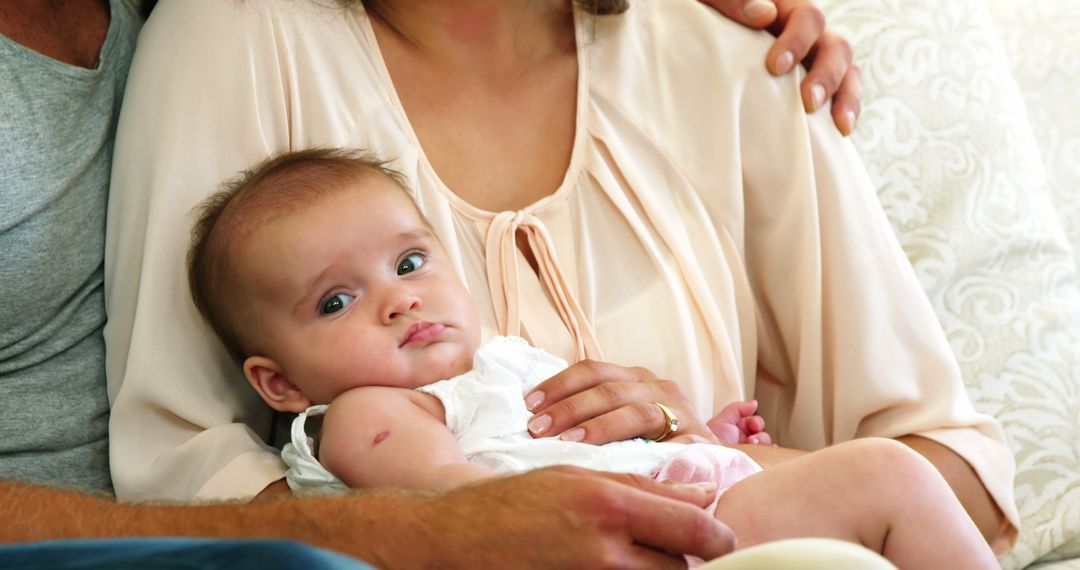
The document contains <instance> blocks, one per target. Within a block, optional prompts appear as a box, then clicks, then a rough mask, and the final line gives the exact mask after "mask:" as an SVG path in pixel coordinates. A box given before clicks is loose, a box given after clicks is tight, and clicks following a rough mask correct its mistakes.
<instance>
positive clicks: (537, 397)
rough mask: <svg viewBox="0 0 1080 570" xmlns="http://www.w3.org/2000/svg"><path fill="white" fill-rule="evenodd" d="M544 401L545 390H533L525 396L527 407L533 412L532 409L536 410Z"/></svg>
mask: <svg viewBox="0 0 1080 570" xmlns="http://www.w3.org/2000/svg"><path fill="white" fill-rule="evenodd" d="M543 402H544V393H543V392H533V393H532V394H529V395H528V397H526V398H525V407H526V408H528V409H529V411H530V412H531V411H533V410H535V409H536V408H537V406H539V405H540V404H542V403H543Z"/></svg>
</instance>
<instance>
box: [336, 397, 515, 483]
mask: <svg viewBox="0 0 1080 570" xmlns="http://www.w3.org/2000/svg"><path fill="white" fill-rule="evenodd" d="M427 398H430V397H429V396H426V395H424V394H419V393H417V392H414V391H412V390H405V389H401V388H384V387H365V388H358V389H354V390H350V391H348V392H346V393H344V394H342V395H341V396H338V397H337V398H335V399H334V401H333V403H331V404H330V409H329V410H328V411H327V414H326V419H325V421H324V422H323V431H322V443H321V445H320V448H319V460H320V461H321V462H322V464H323V465H324V466H325V467H326V469H327V470H329V471H330V472H331V473H333V474H334V475H335V476H337V477H338V478H339V479H341V480H342V482H344V483H345V484H346V485H348V486H350V487H356V488H362V487H397V488H402V489H417V490H430V491H442V490H448V489H452V488H455V487H459V486H461V485H464V484H467V483H472V482H475V481H479V480H481V479H486V478H488V477H491V476H493V475H494V473H492V472H491V471H489V470H487V469H484V468H481V467H477V466H475V465H471V464H469V462H468V461H466V460H465V455H464V453H462V451H461V447H460V446H459V445H458V443H457V439H456V438H455V437H454V435H453V434H452V433H451V432H450V430H449V429H448V428H447V427H446V424H445V423H443V418H442V409H441V405H437V404H436V405H434V406H433V405H432V402H428V401H426V399H427ZM432 400H434V399H432Z"/></svg>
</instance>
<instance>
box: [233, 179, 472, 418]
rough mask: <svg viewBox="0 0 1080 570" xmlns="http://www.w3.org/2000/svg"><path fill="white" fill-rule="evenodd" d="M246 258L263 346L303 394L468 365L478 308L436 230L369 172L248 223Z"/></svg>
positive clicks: (446, 373) (321, 398)
mask: <svg viewBox="0 0 1080 570" xmlns="http://www.w3.org/2000/svg"><path fill="white" fill-rule="evenodd" d="M242 263H243V267H242V269H243V270H245V272H246V274H247V275H250V276H251V280H250V281H249V283H248V284H247V285H246V286H245V287H244V288H245V289H246V290H248V291H251V292H252V297H253V299H252V300H253V302H254V303H255V305H254V309H255V314H257V315H259V319H258V322H257V323H252V325H253V326H259V327H261V330H260V333H259V335H260V336H261V338H263V339H265V340H264V342H262V343H261V344H263V346H262V347H259V348H261V349H263V352H264V354H262V356H267V357H269V358H271V359H273V360H274V361H276V362H277V364H278V365H279V366H280V367H281V368H282V369H283V372H284V374H285V375H286V376H287V377H288V378H289V380H291V381H292V383H293V384H295V385H296V386H297V387H298V388H299V389H300V390H301V391H303V392H304V394H305V395H306V396H307V397H308V399H310V400H311V401H312V403H316V404H319V403H329V402H330V401H331V400H332V399H333V398H335V397H336V396H338V395H339V394H341V393H342V392H344V391H346V390H349V389H351V388H356V387H360V386H392V387H402V388H415V387H417V386H422V385H425V384H430V383H432V382H434V381H437V380H440V379H444V378H450V377H452V376H455V375H457V374H461V373H463V372H465V371H467V370H468V369H469V368H471V366H472V357H473V353H474V352H475V351H476V348H477V346H478V345H479V342H480V324H479V317H478V315H477V312H476V308H475V307H474V306H473V303H472V300H471V298H470V297H469V295H468V292H467V291H466V290H465V287H464V286H463V285H462V284H461V282H460V281H459V280H458V278H457V275H456V274H455V273H454V271H453V268H452V267H451V266H450V263H449V260H448V259H446V255H445V252H444V251H443V248H442V246H441V245H440V244H439V241H438V240H437V239H436V238H435V236H434V235H433V234H432V233H431V230H430V229H429V228H428V226H427V225H426V224H425V223H424V221H423V220H422V219H421V218H420V215H419V214H418V213H417V212H416V209H415V208H414V207H413V205H412V202H411V201H410V200H409V198H408V197H407V196H406V195H405V194H404V192H403V191H402V190H401V189H400V188H398V187H397V185H396V184H395V183H394V182H393V181H392V180H390V179H389V178H387V177H385V176H381V175H372V176H368V177H365V178H364V179H362V180H360V181H357V182H354V183H352V185H351V186H350V187H348V188H344V189H339V190H336V191H333V192H331V193H329V194H328V195H325V196H322V197H319V198H317V199H315V200H314V202H313V203H312V204H310V205H308V206H305V207H304V208H302V209H301V210H299V211H297V212H295V213H291V214H289V215H286V216H282V217H280V218H278V219H276V220H273V221H272V222H270V223H268V224H266V225H265V226H264V227H262V228H259V229H258V230H256V231H255V232H254V233H253V234H252V235H251V236H250V238H249V244H248V247H247V251H246V252H245V254H244V256H243V261H242Z"/></svg>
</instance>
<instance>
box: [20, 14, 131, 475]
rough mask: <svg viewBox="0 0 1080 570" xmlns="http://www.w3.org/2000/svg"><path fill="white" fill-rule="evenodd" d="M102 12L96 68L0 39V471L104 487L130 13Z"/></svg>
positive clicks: (129, 61) (129, 52)
mask: <svg viewBox="0 0 1080 570" xmlns="http://www.w3.org/2000/svg"><path fill="white" fill-rule="evenodd" d="M110 16H111V17H110V23H109V30H108V33H107V35H106V38H105V42H104V44H103V46H102V49H101V56H100V58H99V64H98V68H97V69H84V68H81V67H76V66H72V65H67V64H65V63H61V62H59V61H56V60H54V59H51V58H48V57H46V56H44V55H41V54H39V53H37V52H34V51H32V50H30V49H28V48H26V47H23V46H21V45H19V44H16V43H15V42H13V41H11V40H9V39H8V38H6V37H4V36H0V398H2V402H3V404H2V405H0V479H17V480H25V481H34V482H38V483H45V484H53V485H62V486H66V487H77V488H81V489H86V490H98V491H109V492H111V490H112V487H111V484H110V479H109V452H108V439H107V437H108V427H109V425H108V424H109V407H108V400H107V397H106V386H105V344H104V340H103V338H102V335H101V331H102V327H103V326H104V324H105V293H104V284H103V274H104V270H103V259H104V246H105V208H106V201H107V198H108V190H109V171H110V168H111V163H112V147H113V137H114V134H115V131H116V117H117V113H118V111H119V109H120V102H121V99H122V98H123V91H124V83H125V81H126V80H127V72H128V67H129V65H130V64H131V56H132V52H133V51H134V49H135V37H136V35H137V33H138V28H139V25H140V23H141V20H140V18H139V16H138V15H137V13H136V10H135V7H134V5H133V3H125V2H124V1H123V0H111V1H110Z"/></svg>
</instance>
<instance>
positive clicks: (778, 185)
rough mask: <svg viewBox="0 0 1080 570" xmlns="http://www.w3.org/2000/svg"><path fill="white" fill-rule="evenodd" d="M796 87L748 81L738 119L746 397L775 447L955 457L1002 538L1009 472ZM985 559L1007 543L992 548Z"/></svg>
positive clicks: (876, 218) (819, 117)
mask: <svg viewBox="0 0 1080 570" xmlns="http://www.w3.org/2000/svg"><path fill="white" fill-rule="evenodd" d="M799 80H800V78H799V77H796V76H794V75H793V76H792V77H789V78H782V79H780V80H771V79H770V80H766V81H748V82H747V83H746V85H745V92H744V93H743V97H742V102H743V103H742V106H741V110H740V124H741V126H742V128H741V129H740V132H741V136H740V142H739V145H740V150H741V153H742V167H743V185H744V186H743V197H742V200H743V203H744V204H745V222H744V223H745V225H744V227H743V238H744V240H745V241H744V243H745V250H744V253H745V263H746V267H747V275H748V279H749V280H750V284H751V287H752V290H753V294H754V297H755V299H756V309H755V310H756V322H757V327H756V328H757V338H758V366H757V382H756V392H757V394H756V396H757V397H758V399H759V400H761V403H762V407H763V410H765V411H766V413H767V415H768V417H769V419H770V421H771V422H772V423H771V427H770V429H771V430H773V433H774V434H775V435H777V436H778V439H779V441H780V442H781V443H782V444H783V445H786V446H792V447H799V448H804V449H815V448H820V447H822V446H825V445H829V444H832V443H835V442H840V441H845V440H849V439H852V438H855V437H866V436H879V437H888V438H894V437H897V436H902V435H908V434H915V435H919V436H922V437H926V438H928V439H931V440H934V441H936V442H938V443H940V444H942V445H944V446H946V447H948V448H950V449H952V450H953V451H955V452H956V453H958V454H959V455H960V456H961V457H963V458H964V459H965V460H966V461H967V462H968V464H970V465H971V466H972V467H973V468H974V470H975V472H976V473H977V474H978V476H979V477H980V478H981V479H982V482H983V483H984V485H985V486H986V488H987V489H988V490H989V492H990V494H991V495H992V496H993V498H994V499H995V501H996V502H997V504H998V505H999V507H1000V508H1001V510H1002V511H1003V512H1004V513H1005V515H1006V517H1007V519H1008V521H1009V522H1010V523H1011V525H1012V528H1010V529H1006V530H1005V532H1004V533H1003V536H1004V537H1005V538H1004V539H1003V541H1004V543H1008V544H1011V542H1012V541H1013V540H1015V535H1016V530H1015V528H1016V525H1017V524H1018V521H1019V515H1018V512H1017V509H1016V506H1015V500H1014V497H1013V476H1014V472H1015V463H1014V460H1013V457H1012V455H1011V453H1010V452H1009V450H1008V448H1007V447H1006V445H1005V439H1004V434H1003V432H1002V430H1001V428H1000V426H999V425H998V424H997V422H996V421H994V420H993V419H992V418H991V417H989V416H986V415H983V414H979V413H976V411H975V409H974V407H973V406H972V404H971V401H970V400H969V399H968V396H967V393H966V391H965V388H964V384H963V382H962V380H961V376H960V369H959V366H958V365H957V363H956V361H955V357H954V356H953V354H952V351H951V349H950V346H949V343H948V341H947V339H946V337H945V334H944V332H943V330H942V327H941V325H940V324H939V323H938V320H937V318H936V315H935V313H934V311H933V309H932V307H931V305H930V302H929V300H928V299H927V298H926V296H925V294H924V292H923V289H922V287H921V285H920V283H919V281H918V279H917V277H916V275H915V272H914V270H913V269H912V267H911V265H910V263H909V262H908V259H907V258H906V256H905V255H904V252H903V251H902V249H901V248H900V245H899V243H898V241H897V239H896V237H895V235H894V234H893V231H892V229H891V227H890V225H889V222H888V220H887V218H886V217H885V215H884V212H883V210H882V208H881V206H880V204H879V202H878V200H877V196H876V194H875V192H874V188H873V186H872V184H871V182H870V180H869V177H868V175H867V174H866V172H865V169H864V168H863V166H862V163H861V161H860V159H859V157H858V155H857V153H856V152H855V150H854V147H853V146H852V145H851V144H850V143H849V141H847V140H845V139H843V138H842V137H841V136H840V135H839V133H837V132H836V129H835V128H834V127H833V125H832V123H831V120H830V115H829V113H828V111H827V109H823V110H819V111H818V112H817V113H814V114H813V115H811V116H809V117H807V116H806V115H804V114H803V112H802V110H801V106H800V103H799V100H798V91H797V88H798V87H797V85H798V81H799ZM996 546H997V550H999V551H1000V550H1001V548H1002V547H1006V546H1007V545H1006V544H1001V545H996Z"/></svg>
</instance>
